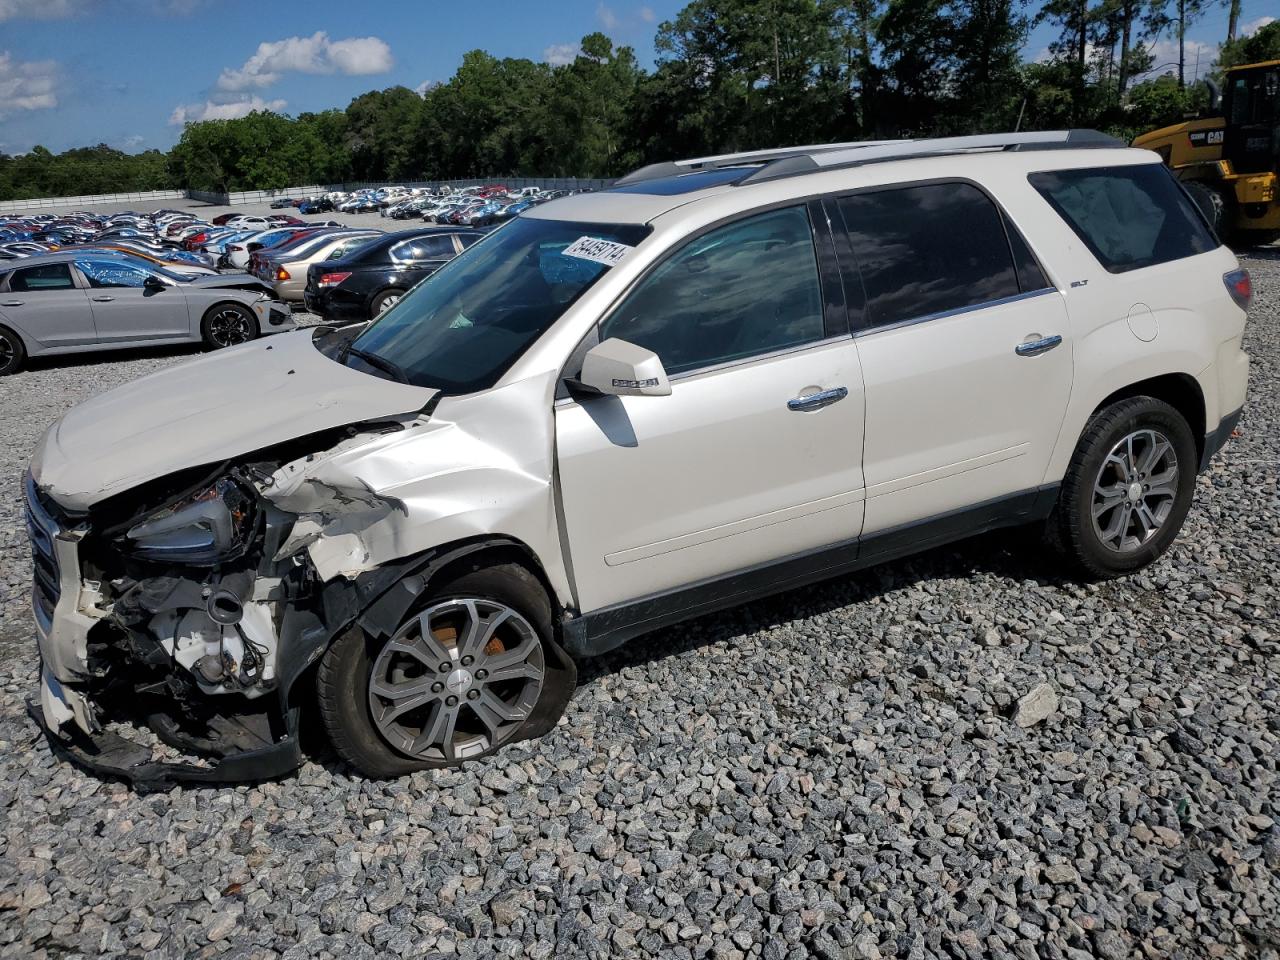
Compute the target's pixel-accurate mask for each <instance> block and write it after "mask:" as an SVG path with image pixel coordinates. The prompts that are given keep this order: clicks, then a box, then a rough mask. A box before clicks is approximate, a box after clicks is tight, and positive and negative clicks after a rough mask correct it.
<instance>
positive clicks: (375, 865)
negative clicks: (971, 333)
mask: <svg viewBox="0 0 1280 960" xmlns="http://www.w3.org/2000/svg"><path fill="white" fill-rule="evenodd" d="M1248 266H1249V267H1250V269H1251V270H1252V271H1253V273H1254V277H1255V282H1256V284H1257V291H1258V303H1257V307H1256V309H1255V313H1254V317H1253V321H1252V325H1251V327H1250V331H1249V334H1248V342H1249V348H1250V350H1251V351H1252V353H1253V359H1254V368H1253V382H1252V386H1251V400H1250V406H1249V407H1248V409H1247V411H1246V414H1245V418H1244V421H1243V423H1242V427H1241V429H1242V436H1241V437H1239V438H1238V439H1236V440H1235V441H1233V442H1232V443H1231V445H1230V446H1229V447H1228V448H1227V449H1226V451H1224V453H1223V454H1222V455H1221V456H1220V457H1219V458H1218V460H1217V461H1216V462H1215V464H1214V467H1213V469H1212V470H1210V471H1209V472H1208V473H1207V474H1206V475H1204V476H1203V477H1202V478H1201V479H1200V486H1199V490H1198V495H1197V505H1196V507H1195V509H1194V510H1193V511H1192V514H1191V517H1190V519H1189V520H1188V523H1187V526H1186V529H1185V530H1184V533H1183V536H1182V537H1181V539H1180V541H1179V543H1178V545H1177V547H1176V548H1175V549H1174V550H1173V551H1172V553H1171V554H1170V555H1169V556H1168V557H1167V558H1166V559H1164V560H1163V561H1162V562H1161V563H1159V564H1158V565H1156V566H1155V567H1154V568H1152V569H1151V570H1149V571H1147V572H1145V573H1144V574H1142V575H1140V576H1136V577H1132V578H1130V579H1127V580H1124V581H1120V582H1113V583H1108V584H1104V585H1101V586H1079V585H1076V584H1073V583H1070V582H1067V581H1064V580H1063V579H1062V578H1061V576H1060V572H1059V570H1058V568H1057V567H1056V566H1055V565H1054V563H1053V561H1052V560H1051V558H1049V557H1048V556H1047V555H1045V554H1044V553H1043V551H1041V550H1039V549H1038V548H1036V547H1035V546H1034V543H1033V542H1031V541H1029V540H1028V539H1027V538H1025V537H1020V536H1018V535H1016V534H1015V535H1008V534H1006V535H1000V536H989V537H985V538H981V539H979V540H976V541H970V542H968V543H965V544H962V545H958V546H955V547H952V548H948V549H944V550H938V551H933V552H931V553H928V554H926V555H924V556H921V557H918V558H915V559H912V560H909V561H904V562H899V563H894V564H890V565H887V566H885V567H882V568H878V569H876V570H873V571H870V572H868V573H865V574H863V575H860V576H856V577H851V578H846V579H843V580H840V581H837V582H834V583H831V584H827V585H823V586H819V587H815V588H811V589H807V590H800V591H795V592H792V593H789V594H786V595H785V596H783V597H780V598H777V599H774V600H771V601H767V602H760V603H756V604H752V605H750V606H748V607H745V608H743V609H740V610H737V611H733V612H730V613H727V614H724V615H720V616H716V617H709V618H705V619H703V620H700V621H697V622H695V623H693V624H691V625H687V626H684V627H680V628H676V629H672V630H667V631H664V632H662V633H660V634H657V635H655V636H653V637H650V638H647V639H644V640H640V641H638V642H636V643H635V644H633V645H631V646H630V647H629V648H627V649H625V650H624V651H622V652H620V653H618V654H615V655H612V656H609V657H607V658H604V659H603V660H602V661H599V662H596V663H592V664H588V665H587V666H586V669H585V676H584V682H583V685H582V687H581V688H580V689H579V691H578V693H577V695H576V697H575V698H574V701H573V703H572V704H571V705H570V707H569V711H568V714H567V716H566V717H565V719H564V720H563V721H562V723H561V725H560V727H559V728H558V729H557V730H555V731H554V732H553V733H552V734H551V735H549V736H548V737H546V738H545V739H544V740H542V741H540V742H537V743H526V744H521V745H518V746H516V747H514V748H510V749H507V750H506V751H505V752H503V753H502V754H501V755H500V756H498V757H496V758H493V759H491V760H488V761H485V762H479V763H476V764H473V765H472V766H469V767H467V768H466V769H465V770H463V771H454V772H447V773H438V774H419V775H415V776H412V777H408V778H405V779H403V780H401V781H398V782H392V783H365V782H361V781H359V780H356V779H353V778H352V777H351V776H349V775H348V774H347V773H346V772H345V771H344V770H343V769H341V768H340V767H339V766H337V765H336V764H334V763H333V762H332V760H331V759H330V758H327V757H325V756H324V755H323V754H320V755H316V756H314V757H313V758H312V759H310V760H309V761H308V762H307V763H306V765H305V766H304V767H303V769H302V770H301V772H300V773H299V774H298V775H297V776H296V777H295V778H293V779H289V780H285V781H282V782H278V783H272V784H267V785H262V786H254V787H234V788H231V787H229V788H222V789H174V790H171V791H169V792H167V793H162V794H151V795H145V794H137V793H133V792H131V791H129V790H128V789H126V788H125V787H123V786H121V785H119V784H111V783H104V782H100V781H98V780H95V779H93V778H92V777H88V776H85V775H83V774H81V773H79V772H77V771H76V770H75V769H74V768H72V767H70V766H68V765H67V764H64V763H59V762H56V761H55V760H54V759H53V758H52V757H51V756H50V754H49V752H48V750H47V748H46V746H45V745H44V743H43V742H42V741H41V740H39V739H38V738H37V735H36V732H35V729H34V728H33V726H32V725H31V723H30V722H29V721H28V720H27V719H26V717H25V716H24V713H23V703H24V700H25V698H26V697H27V696H29V695H30V694H31V692H32V691H33V690H34V688H35V668H36V665H35V656H34V650H33V644H32V640H31V630H30V628H29V626H28V621H27V616H28V614H27V612H26V589H27V578H28V565H27V559H26V544H25V540H24V538H23V534H22V530H21V527H22V524H21V522H20V513H19V503H20V499H19V489H18V486H19V484H18V475H19V473H20V470H21V467H22V465H23V464H24V462H25V460H26V458H27V456H28V454H29V451H30V449H31V447H32V445H33V443H34V442H35V440H36V439H37V437H38V436H39V434H40V432H41V431H42V430H43V429H44V427H45V425H46V424H47V423H48V422H49V421H50V420H51V419H52V418H53V417H55V416H56V415H57V414H58V413H59V412H60V411H62V410H64V409H65V408H66V407H67V406H69V405H70V404H71V403H73V402H75V401H76V400H79V399H80V398H82V397H85V396H88V395H89V394H91V393H94V392H97V391H99V390H102V389H104V388H106V387H108V386H110V385H112V384H116V383H120V382H122V381H125V380H128V379H130V378H133V377H136V376H138V375H140V374H143V373H146V372H148V371H150V370H153V369H156V368H158V367H161V366H165V365H167V364H170V363H175V362H178V361H179V359H180V358H176V357H172V356H157V355H154V354H153V355H132V356H128V357H125V358H121V357H119V356H117V357H106V356H104V357H103V358H102V359H101V360H95V361H93V362H85V361H83V360H73V361H70V362H63V363H59V364H52V363H46V364H42V365H38V366H37V367H36V369H34V370H32V371H30V372H27V373H23V374H20V375H18V376H17V377H14V378H10V379H8V380H4V381H0V412H2V413H3V415H4V424H5V426H4V431H5V432H4V439H5V443H4V444H3V449H2V450H0V688H2V691H0V809H2V810H3V823H2V824H0V958H8V957H23V958H28V957H59V958H62V957H91V956H92V957H97V956H145V957H148V958H177V957H213V956H227V957H236V958H241V957H289V958H292V957H310V956H319V957H341V958H343V960H351V958H360V957H375V956H377V957H385V956H389V955H399V956H414V957H420V956H433V955H449V954H458V955H462V956H466V957H488V956H495V955H496V956H526V955H527V956H532V957H541V958H546V957H552V956H557V957H558V956H570V955H582V956H595V957H607V956H610V957H611V956H628V955H638V954H649V955H653V954H661V955H663V956H670V957H676V958H681V957H713V958H717V960H718V958H733V957H744V956H751V957H756V956H763V957H767V958H780V957H784V956H788V957H796V958H799V957H811V956H812V957H818V958H824V960H825V958H859V960H866V958H874V957H894V956H896V957H910V958H923V957H935V956H939V957H964V958H979V957H1017V958H1022V960H1031V958H1036V957H1044V958H1082V957H1092V956H1099V957H1104V958H1107V960H1121V958H1130V957H1149V958H1157V957H1255V958H1270V960H1275V958H1277V957H1278V956H1280V824H1278V823H1277V821H1278V820H1280V775H1278V771H1277V765H1278V761H1280V729H1278V728H1280V669H1278V667H1277V653H1278V652H1280V625H1278V624H1277V616H1276V604H1277V600H1278V599H1280V550H1278V549H1277V543H1278V541H1280V498H1278V497H1277V473H1278V470H1277V465H1278V464H1280V429H1278V428H1277V423H1278V422H1280V256H1278V255H1276V254H1273V255H1272V256H1271V257H1270V258H1269V259H1267V258H1251V259H1250V261H1249V263H1248Z"/></svg>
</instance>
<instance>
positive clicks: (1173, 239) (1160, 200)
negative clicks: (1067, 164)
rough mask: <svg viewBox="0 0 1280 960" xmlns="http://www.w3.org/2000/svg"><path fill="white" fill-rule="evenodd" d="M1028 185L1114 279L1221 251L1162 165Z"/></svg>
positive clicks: (1034, 178)
mask: <svg viewBox="0 0 1280 960" xmlns="http://www.w3.org/2000/svg"><path fill="white" fill-rule="evenodd" d="M1027 179H1028V180H1030V182H1031V185H1032V186H1033V187H1035V189H1036V190H1037V191H1038V192H1039V193H1040V195H1041V196H1042V197H1044V198H1045V200H1047V201H1048V202H1049V205H1050V206H1051V207H1053V209H1054V210H1055V211H1056V212H1057V213H1058V215H1059V216H1060V217H1062V219H1063V220H1065V221H1066V222H1067V225H1068V226H1069V227H1071V229H1072V231H1074V232H1075V234H1076V236H1078V237H1079V238H1080V239H1081V241H1083V242H1084V245H1085V246H1086V247H1088V248H1089V252H1090V253H1092V254H1093V255H1094V257H1096V258H1097V260H1098V262H1099V263H1101V264H1102V266H1103V267H1105V268H1106V269H1107V270H1108V271H1109V272H1111V273H1125V272H1127V271H1129V270H1139V269H1141V268H1142V267H1150V266H1154V265H1155V264H1158V263H1168V262H1170V261H1172V260H1181V259H1183V258H1184V257H1193V256H1195V255H1196V254H1200V253H1205V252H1207V251H1209V250H1213V249H1214V248H1216V247H1217V245H1218V243H1217V241H1216V240H1215V239H1214V237H1213V235H1212V234H1211V233H1210V232H1209V229H1208V227H1206V226H1205V224H1204V221H1203V219H1202V218H1201V217H1200V214H1199V212H1198V211H1197V210H1196V209H1195V207H1194V206H1192V203H1191V201H1190V200H1189V199H1188V198H1187V195H1186V194H1185V193H1184V192H1183V191H1182V188H1181V187H1179V186H1178V184H1177V181H1175V180H1174V179H1173V177H1172V176H1171V175H1170V174H1169V172H1168V171H1167V170H1166V169H1165V168H1164V167H1163V166H1162V165H1160V164H1156V163H1148V164H1142V165H1140V166H1125V167H1092V168H1088V169H1083V170H1053V171H1044V172H1041V173H1033V174H1031V175H1030V176H1029V177H1028V178H1027Z"/></svg>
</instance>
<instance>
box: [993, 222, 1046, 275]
mask: <svg viewBox="0 0 1280 960" xmlns="http://www.w3.org/2000/svg"><path fill="white" fill-rule="evenodd" d="M1002 219H1003V220H1004V232H1005V234H1006V236H1008V238H1009V248H1010V249H1011V250H1012V251H1013V265H1014V267H1015V268H1016V269H1017V271H1018V288H1019V289H1020V290H1021V291H1022V292H1023V293H1030V292H1031V291H1032V290H1044V289H1046V288H1047V287H1048V286H1049V281H1048V280H1046V279H1045V276H1044V271H1043V270H1041V269H1040V264H1038V263H1037V262H1036V258H1035V256H1034V255H1033V254H1032V253H1031V248H1030V247H1028V246H1027V241H1026V240H1024V239H1022V234H1021V233H1019V232H1018V228H1017V227H1015V226H1014V225H1013V224H1012V223H1010V222H1009V218H1008V217H1003V218H1002Z"/></svg>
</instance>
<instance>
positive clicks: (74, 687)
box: [26, 131, 1250, 781]
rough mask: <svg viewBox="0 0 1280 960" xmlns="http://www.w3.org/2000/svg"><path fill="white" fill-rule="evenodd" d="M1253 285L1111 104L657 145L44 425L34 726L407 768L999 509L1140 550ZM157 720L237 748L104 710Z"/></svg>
mask: <svg viewBox="0 0 1280 960" xmlns="http://www.w3.org/2000/svg"><path fill="white" fill-rule="evenodd" d="M672 170H676V171H681V174H680V175H674V176H673V175H671V171H672ZM1133 210H1142V211H1145V215H1144V216H1142V217H1135V216H1131V211H1133ZM1249 299H1250V284H1249V277H1248V274H1247V273H1246V272H1245V271H1243V270H1241V269H1240V268H1239V265H1238V263H1237V262H1236V259H1235V257H1234V256H1233V255H1232V254H1231V252H1230V251H1229V250H1228V249H1226V248H1225V247H1223V246H1221V245H1220V244H1219V243H1218V241H1217V240H1216V239H1215V238H1214V237H1213V235H1212V234H1211V232H1210V231H1209V230H1208V228H1207V227H1206V225H1205V222H1204V220H1203V218H1202V217H1201V216H1200V214H1199V213H1198V212H1197V210H1196V209H1195V207H1194V206H1193V205H1192V204H1191V203H1190V201H1189V200H1188V198H1187V197H1186V195H1185V194H1184V193H1183V192H1182V191H1181V190H1180V188H1179V187H1178V185H1177V184H1176V183H1175V181H1174V180H1173V179H1172V178H1171V177H1170V175H1169V174H1168V172H1167V171H1166V170H1165V169H1164V168H1163V166H1162V165H1161V163H1160V158H1159V157H1158V156H1156V155H1155V154H1153V153H1150V152H1148V151H1142V150H1129V149H1126V148H1124V147H1123V145H1122V144H1120V143H1119V142H1118V141H1115V140H1112V139H1110V138H1105V137H1102V136H1101V135H1097V134H1088V133H1081V132H1079V131H1073V132H1071V133H1070V134H1066V133H1030V134H1014V135H996V136H982V137H961V138H952V139H944V140H916V141H903V142H899V143H880V144H873V145H867V146H860V147H857V146H855V147H847V146H845V147H841V146H834V147H831V148H827V149H825V150H817V149H814V148H797V149H795V150H792V151H787V150H779V151H774V152H757V153H750V154H745V155H740V156H722V157H714V158H701V159H699V160H696V161H685V162H683V163H680V164H676V165H674V166H673V165H670V164H664V165H661V166H660V167H658V168H656V169H655V168H652V167H651V168H647V169H642V170H639V171H636V172H635V173H633V174H631V175H629V176H627V177H623V178H622V179H621V180H620V181H618V184H617V185H616V186H615V187H614V188H613V189H611V190H609V191H604V192H601V193H595V194H587V195H581V196H575V197H571V198H566V199H562V200H559V201H556V202H553V203H549V204H546V205H543V206H539V207H538V208H536V209H534V210H531V211H527V212H526V213H525V214H523V215H522V216H520V217H519V218H517V219H516V220H514V221H512V222H511V223H509V224H507V225H506V226H505V227H503V228H502V229H500V230H498V231H496V232H494V233H492V234H490V235H489V236H488V237H487V238H486V239H485V240H484V241H483V242H481V243H479V244H477V245H475V246H474V247H472V248H471V249H469V250H468V251H467V252H466V253H464V254H463V255H461V256H459V257H458V258H457V259H456V260H454V261H453V262H451V263H449V264H447V265H446V266H444V267H443V268H442V269H441V270H440V271H439V272H438V273H437V274H436V275H435V276H433V277H432V278H431V279H430V280H429V281H427V282H426V283H423V284H421V285H419V286H418V287H416V288H415V289H414V290H413V291H412V292H411V293H410V294H409V295H407V296H406V297H404V299H402V300H401V301H400V302H399V303H397V304H396V305H395V306H393V307H391V308H390V309H389V310H387V311H386V312H385V313H384V314H382V315H381V316H380V317H379V318H378V319H376V320H374V321H372V322H371V323H367V324H360V325H356V326H350V327H347V328H339V329H336V330H324V329H323V328H322V329H321V330H320V331H301V332H299V333H297V334H294V335H291V336H286V337H282V338H277V340H276V341H275V342H274V343H272V344H271V345H270V349H269V348H268V345H266V344H262V345H258V344H249V345H246V346H244V347H241V348H239V349H237V350H234V351H229V352H228V353H227V354H226V355H225V356H223V357H212V358H205V359H202V360H200V361H197V362H195V363H191V364H186V365H181V366H175V367H169V368H166V369H164V370H161V371H159V372H157V373H154V374H152V375H150V376H149V377H146V378H143V379H142V380H138V381H135V382H133V383H131V384H129V385H127V386H126V387H123V388H118V389H117V391H115V392H114V393H111V394H108V395H107V396H106V397H104V398H100V399H98V400H94V401H89V402H88V403H86V404H82V405H81V406H78V407H76V408H74V409H73V410H72V411H70V412H69V413H68V414H67V415H66V416H65V417H64V418H63V419H62V420H61V421H60V422H59V423H58V424H57V425H56V426H55V427H54V428H52V429H51V430H50V431H48V432H47V433H46V434H45V436H44V438H43V439H42V441H41V442H40V444H39V446H38V447H37V450H36V452H35V456H34V458H33V460H32V464H31V470H30V474H29V477H28V479H27V481H26V497H27V518H28V520H27V522H28V526H29V529H30V531H31V537H32V547H33V551H34V554H35V558H36V560H35V586H34V590H33V606H34V609H35V616H36V624H37V634H38V640H39V646H40V654H41V656H40V661H41V663H42V664H43V668H42V675H41V681H40V702H41V705H42V706H41V710H40V711H39V716H40V720H41V722H42V724H43V725H44V727H45V729H46V730H47V731H49V732H50V734H51V735H52V736H55V737H58V738H59V739H58V740H57V742H58V743H59V745H60V747H61V749H62V750H65V751H67V752H68V753H70V755H71V756H73V757H76V758H77V759H78V760H79V762H81V763H83V764H85V765H86V766H88V767H90V768H94V769H98V770H100V771H103V772H107V773H110V774H112V775H113V776H125V777H132V778H134V779H141V780H146V779H152V780H156V779H159V780H162V781H164V780H169V781H171V780H174V779H179V778H190V779H227V778H261V777H265V776H270V775H273V774H279V773H282V772H284V771H286V770H289V769H291V768H293V767H294V766H295V765H296V764H297V763H298V761H299V759H300V752H299V749H298V740H299V734H300V732H301V727H302V724H303V723H307V724H312V725H314V726H316V727H319V728H322V729H323V730H324V731H325V732H326V733H327V734H328V736H329V739H330V741H331V742H332V744H333V746H334V748H335V750H336V751H337V753H338V755H339V756H340V757H342V758H343V759H344V760H345V761H346V762H347V763H349V764H350V765H351V766H353V767H354V768H355V769H356V770H358V771H360V772H361V773H363V774H366V775H370V776H380V777H383V776H398V775H401V774H404V773H407V772H409V771H412V770H418V769H422V768H430V767H445V766H452V765H456V764H459V763H463V762H465V761H467V760H470V759H472V758H475V757H480V756H484V755H487V754H489V753H491V752H493V751H495V750H497V749H499V748H500V747H502V746H503V745H504V744H510V743H513V742H515V741H518V740H522V739H528V738H531V737H536V736H540V735H541V734H543V733H545V732H546V731H548V730H550V729H552V728H553V727H554V726H555V724H556V720H557V718H558V717H559V716H560V715H561V713H562V711H563V710H564V708H565V705H566V704H567V703H568V701H569V699H570V696H571V694H572V691H573V688H574V684H575V678H576V668H575V658H581V657H588V656H592V655H596V654H599V653H602V652H604V651H607V650H609V649H612V648H614V647H616V646H618V645H619V644H621V643H623V642H625V641H626V640H628V639H629V638H631V637H633V636H636V635H638V634H641V633H644V632H647V631H652V630H654V629H657V628H660V627H665V626H668V625H670V624H674V623H676V622H678V621H680V620H682V619H684V618H687V617H692V616H697V615H703V614H706V613H708V612H713V611H715V610H718V609H721V608H724V607H728V606H731V605H734V604H738V603H742V602H743V601H745V600H748V599H751V598H753V597H758V596H762V595H765V594H768V593H772V592H776V591H780V590H785V589H788V588H791V587H793V586H796V585H798V584H804V583H809V582H812V581H815V580H820V579H822V578H825V577H831V576H837V575H842V574H844V573H846V572H848V571H851V570H854V569H857V568H859V567H865V566H868V565H871V564H875V563H878V562H880V561H883V560H885V559H887V558H890V557H896V556H900V555H903V554H907V553H910V552H912V551H915V550H919V549H922V548H926V547H933V546H936V545H937V544H941V543H946V542H949V541H952V540H956V539H959V538H961V537H964V536H967V535H970V534H972V533H975V532H978V531H984V530H989V529H992V528H994V527H1001V526H1007V525H1013V524H1030V523H1036V524H1040V525H1044V526H1046V527H1047V528H1048V530H1049V531H1050V532H1051V533H1052V540H1053V542H1054V543H1056V544H1057V545H1058V547H1059V549H1061V550H1062V551H1063V553H1064V554H1065V556H1066V557H1067V559H1068V560H1069V562H1070V563H1071V564H1072V565H1073V566H1074V567H1075V568H1076V569H1077V570H1079V571H1080V573H1081V575H1082V576H1086V577H1095V578H1097V577H1110V576H1117V575H1121V574H1125V573H1129V572H1131V571H1135V570H1139V569H1142V568H1143V567H1145V566H1147V565H1148V564H1150V563H1151V562H1152V561H1154V560H1155V559H1156V558H1157V557H1159V556H1160V555H1161V554H1163V553H1164V551H1166V550H1167V549H1168V548H1169V546H1170V544H1171V543H1172V542H1173V540H1174V538H1175V537H1176V535H1177V533H1178V530H1179V528H1180V527H1181V525H1182V522H1183V520H1184V518H1185V517H1186V514H1187V511H1188V509H1189V508H1190V506H1191V502H1192V498H1193V496H1194V493H1195V489H1196V474H1197V472H1198V471H1199V470H1201V469H1204V468H1205V467H1206V466H1207V465H1208V463H1209V461H1210V458H1211V457H1212V456H1213V455H1214V453H1215V452H1216V451H1217V450H1218V449H1219V448H1220V447H1221V446H1222V445H1223V444H1224V443H1225V442H1226V441H1227V438H1228V437H1229V436H1230V434H1231V431H1232V429H1233V428H1234V426H1235V424H1236V422H1237V421H1238V419H1239V417H1240V411H1241V408H1242V406H1243V403H1244V400H1245V391H1246V382H1247V376H1248V365H1249V360H1248V356H1247V355H1246V354H1245V353H1244V352H1243V351H1242V349H1241V338H1242V334H1243V331H1244V328H1245V322H1246V313H1247V308H1248V305H1249ZM228 385H233V386H232V387H231V388H229V387H228ZM193 411H198V414H197V413H193ZM197 420H198V422H199V424H200V426H201V428H200V429H193V426H194V425H195V424H196V423H197ZM90 637H92V641H90ZM310 697H314V698H315V700H316V701H317V710H316V712H315V713H314V714H304V713H303V712H302V710H301V709H300V708H299V707H298V704H300V703H304V702H307V701H308V699H309V698H310ZM139 716H140V717H142V718H149V720H148V721H147V722H150V723H152V724H154V725H156V727H157V728H158V729H161V730H167V731H173V730H177V731H180V732H181V735H182V737H183V738H184V739H183V740H182V742H183V743H184V745H186V746H188V747H190V748H194V749H202V751H203V752H204V753H205V754H206V755H210V754H211V755H212V759H211V760H210V761H209V763H208V764H207V765H205V766H196V765H186V766H180V765H173V764H165V765H160V764H155V763H153V762H152V761H151V751H150V748H149V746H148V747H142V748H140V749H138V750H134V751H133V753H132V755H131V754H130V753H129V748H128V747H127V746H122V745H121V743H120V741H119V738H118V736H117V735H116V734H114V733H110V732H107V731H105V730H103V725H104V724H105V723H107V722H110V721H121V720H126V719H130V718H132V717H139ZM166 718H170V719H166ZM179 718H180V721H181V722H179ZM209 727H212V729H213V730H215V731H220V730H227V729H233V730H242V729H246V728H247V729H252V730H254V731H257V733H256V735H255V737H253V738H252V739H250V738H248V737H246V738H244V741H241V740H239V739H236V740H231V741H228V740H226V739H225V738H219V739H218V740H217V741H216V742H212V743H211V741H210V739H209V738H210V734H208V733H207V732H205V731H206V729H207V728H209ZM64 728H69V729H70V730H73V731H75V734H76V735H75V736H74V737H71V736H67V735H66V734H64V733H63V732H62V731H63V730H64ZM86 741H87V745H86Z"/></svg>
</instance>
